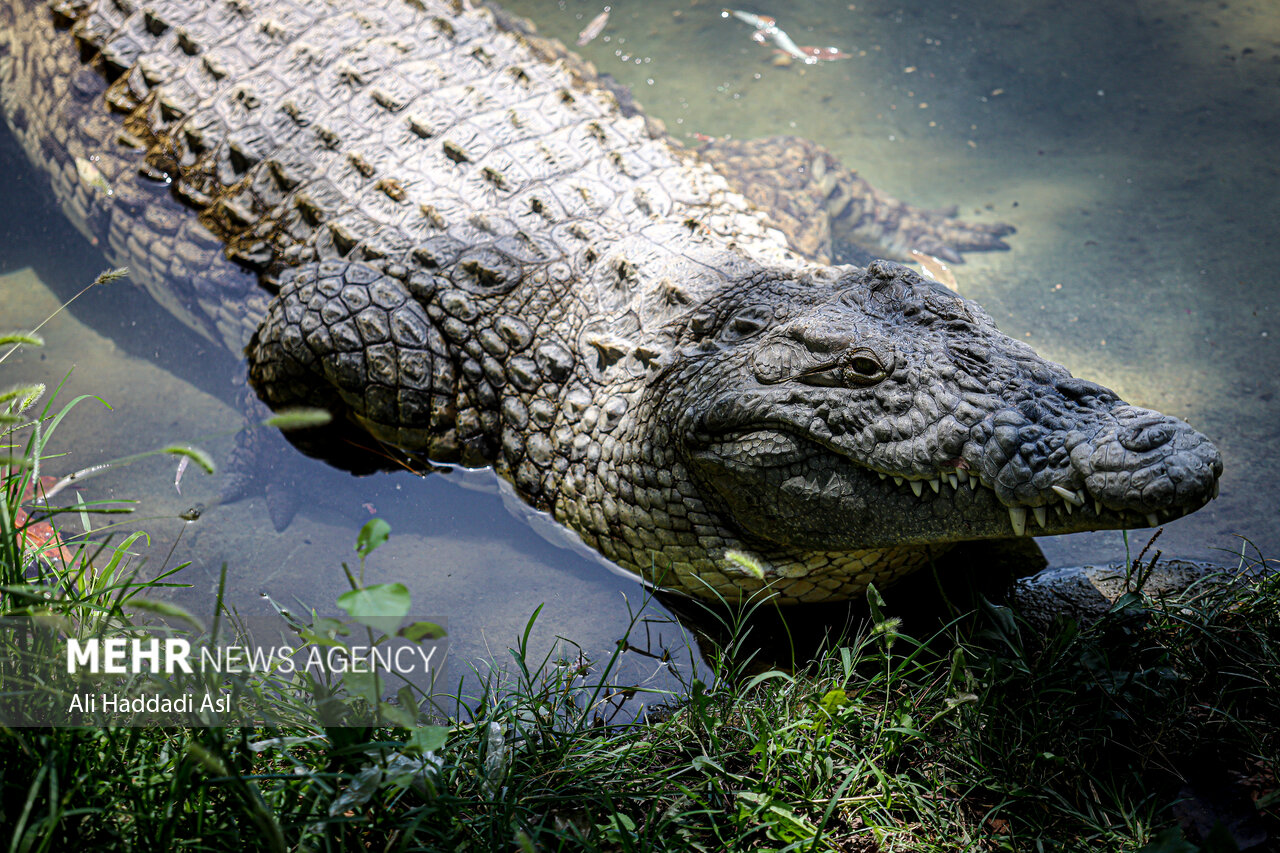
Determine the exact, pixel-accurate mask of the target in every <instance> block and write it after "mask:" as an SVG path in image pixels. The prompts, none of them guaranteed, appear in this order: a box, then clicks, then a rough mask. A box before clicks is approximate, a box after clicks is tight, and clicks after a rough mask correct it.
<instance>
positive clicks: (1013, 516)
mask: <svg viewBox="0 0 1280 853" xmlns="http://www.w3.org/2000/svg"><path fill="white" fill-rule="evenodd" d="M1009 523H1010V524H1012V525H1013V535H1014V536H1022V535H1023V534H1024V533H1026V532H1027V510H1026V508H1025V507H1020V506H1011V507H1009Z"/></svg>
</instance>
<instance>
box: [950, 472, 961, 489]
mask: <svg viewBox="0 0 1280 853" xmlns="http://www.w3.org/2000/svg"><path fill="white" fill-rule="evenodd" d="M947 482H948V483H950V484H951V488H953V489H958V488H960V478H959V477H957V476H956V475H955V474H948V475H947Z"/></svg>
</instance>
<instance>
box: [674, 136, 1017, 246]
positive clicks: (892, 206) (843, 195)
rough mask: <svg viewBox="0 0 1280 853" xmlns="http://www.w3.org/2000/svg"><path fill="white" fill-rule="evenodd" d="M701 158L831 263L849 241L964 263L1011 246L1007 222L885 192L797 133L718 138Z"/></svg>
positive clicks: (795, 242) (797, 242)
mask: <svg viewBox="0 0 1280 853" xmlns="http://www.w3.org/2000/svg"><path fill="white" fill-rule="evenodd" d="M698 154H699V156H700V157H701V158H702V159H703V160H705V161H706V162H707V163H709V164H711V166H713V167H714V168H715V169H716V171H718V172H719V173H720V174H722V175H724V177H725V178H726V179H727V180H728V181H729V183H730V185H731V186H733V188H734V189H736V190H738V191H739V192H741V193H742V194H743V195H745V196H746V197H747V198H749V199H751V200H752V201H753V202H755V203H756V204H757V205H758V206H759V207H760V208H761V209H763V210H764V211H766V212H767V213H768V214H769V218H770V221H771V222H772V224H773V225H774V226H775V227H777V228H778V229H779V230H780V231H782V232H783V233H784V234H786V235H787V240H788V241H789V242H790V243H791V246H792V248H794V249H796V250H797V251H799V252H801V253H802V254H805V255H807V256H809V257H811V258H814V259H816V260H819V261H822V262H824V263H826V262H829V261H830V260H831V259H832V257H833V244H834V243H838V242H840V241H846V242H848V243H851V244H853V245H854V246H855V247H856V248H858V249H859V250H861V251H863V252H865V253H866V254H867V256H868V257H887V258H892V259H894V260H900V261H910V260H912V258H911V250H912V249H915V250H917V251H920V252H923V253H924V254H926V255H934V256H936V257H939V258H943V259H944V260H948V261H951V262H952V263H962V262H963V260H962V258H961V257H960V253H961V252H981V251H991V250H993V249H1008V248H1009V247H1008V245H1006V244H1005V242H1004V241H1003V240H1001V239H1000V238H1001V237H1004V236H1005V235H1008V234H1012V233H1013V227H1012V226H1010V225H1005V224H1003V223H999V222H996V223H983V222H966V221H964V220H960V219H956V218H955V210H954V209H951V210H926V209H924V208H920V207H914V206H912V205H910V204H906V203H905V202H901V201H898V200H897V199H895V198H893V197H892V196H889V195H887V194H885V193H883V192H880V191H879V190H877V189H876V188H875V187H873V186H871V185H870V184H869V183H867V182H866V181H865V180H863V179H862V178H860V177H858V175H857V173H855V172H854V171H853V170H851V169H849V168H847V167H846V166H844V165H843V164H842V163H841V162H840V161H839V160H837V159H836V158H835V156H834V155H833V154H832V153H831V152H830V151H828V150H827V149H826V148H824V147H823V146H821V145H819V144H818V143H816V142H813V141H812V140H808V139H802V138H800V137H796V136H775V137H771V138H768V139H749V140H742V141H739V140H736V139H718V140H715V141H714V142H711V143H708V144H707V145H705V146H704V147H702V148H700V149H698ZM859 260H861V259H859Z"/></svg>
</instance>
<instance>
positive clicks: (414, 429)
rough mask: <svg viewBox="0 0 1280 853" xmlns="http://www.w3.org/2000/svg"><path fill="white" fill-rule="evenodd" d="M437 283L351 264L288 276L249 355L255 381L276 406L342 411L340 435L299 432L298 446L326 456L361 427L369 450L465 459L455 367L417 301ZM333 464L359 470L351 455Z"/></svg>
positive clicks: (349, 449) (311, 267)
mask: <svg viewBox="0 0 1280 853" xmlns="http://www.w3.org/2000/svg"><path fill="white" fill-rule="evenodd" d="M429 281H430V279H429V277H428V278H425V279H424V280H423V281H422V282H417V281H416V280H414V279H410V281H409V282H408V283H407V286H406V282H403V281H401V280H399V279H394V278H392V277H391V276H388V275H386V274H384V273H382V272H380V271H378V270H375V269H373V268H371V267H368V266H366V265H364V264H361V263H348V262H345V261H325V262H323V263H310V264H304V265H302V266H300V267H297V268H296V269H294V270H291V271H289V273H288V274H287V275H286V276H285V278H284V279H283V280H282V282H281V288H280V292H279V294H278V295H277V296H276V298H275V299H273V300H272V301H271V304H270V306H268V309H267V315H266V317H265V318H264V320H263V321H262V325H261V326H259V328H258V331H257V332H256V333H255V334H254V336H253V339H252V340H251V341H250V343H249V345H248V347H246V348H245V353H246V355H247V356H248V359H249V381H250V382H251V383H252V385H253V386H254V388H255V389H256V390H257V391H258V394H259V395H260V396H261V397H262V399H263V401H264V402H265V403H266V404H267V405H268V406H270V407H271V408H272V409H274V410H276V411H279V410H280V409H282V408H285V407H289V406H312V407H316V408H321V409H325V410H327V411H329V412H331V413H333V415H334V420H335V425H334V429H335V430H337V432H336V433H333V432H326V433H325V439H324V440H321V441H309V440H308V439H307V436H306V435H303V434H300V433H293V434H291V436H290V440H291V441H292V442H293V443H294V444H295V445H296V446H298V447H299V448H300V449H302V450H303V451H304V452H319V455H323V456H327V455H329V454H326V453H324V452H322V449H323V448H325V447H329V448H332V447H334V446H335V444H334V442H332V441H329V440H328V439H329V438H331V437H332V436H334V435H335V434H336V435H341V434H342V431H343V430H344V429H348V428H350V427H351V426H353V425H354V426H358V427H359V428H360V432H359V433H358V434H359V435H363V436H364V439H365V440H364V442H363V446H364V447H365V448H366V449H367V447H368V436H370V435H371V436H373V438H374V439H376V440H378V441H381V442H385V443H386V444H387V445H390V446H392V447H396V448H401V449H403V450H405V451H407V452H409V453H411V454H418V453H420V454H422V455H424V456H425V457H427V458H429V459H435V460H439V461H446V462H452V461H458V460H459V459H464V460H465V457H466V455H467V454H466V452H465V449H466V448H465V446H460V445H459V442H458V440H457V437H456V436H457V434H458V431H457V430H455V428H454V426H455V424H454V421H455V418H456V415H457V406H456V403H455V399H456V398H455V389H454V385H455V381H454V380H455V375H454V365H453V362H452V360H451V359H450V358H449V354H448V351H447V350H446V349H445V343H444V339H443V337H442V336H441V334H440V332H439V331H438V330H437V328H436V325H435V323H433V322H432V320H431V319H430V318H429V317H428V316H427V313H426V311H425V310H424V309H423V307H422V305H421V304H420V302H419V301H418V299H416V298H415V297H423V296H425V294H424V293H420V292H414V291H415V288H416V289H417V290H421V289H422V288H424V287H429V286H430V285H429ZM387 421H390V422H387ZM302 432H303V433H305V432H306V431H302ZM464 438H465V437H464ZM463 445H465V441H464V442H463ZM344 448H345V449H343V450H341V451H339V452H343V453H348V454H359V451H358V450H356V449H355V446H354V445H352V444H349V443H348V444H345V445H344ZM331 452H332V451H331ZM331 461H333V462H335V463H336V464H338V465H340V466H341V467H343V468H346V469H348V470H351V469H352V468H353V466H352V464H351V462H352V461H353V460H351V459H335V460H331ZM354 461H356V462H357V465H355V466H354V467H356V468H360V467H363V466H361V465H360V464H359V460H354Z"/></svg>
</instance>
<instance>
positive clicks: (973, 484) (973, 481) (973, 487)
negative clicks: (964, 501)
mask: <svg viewBox="0 0 1280 853" xmlns="http://www.w3.org/2000/svg"><path fill="white" fill-rule="evenodd" d="M977 490H978V478H977V477H970V478H969V491H971V492H976V491H977Z"/></svg>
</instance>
